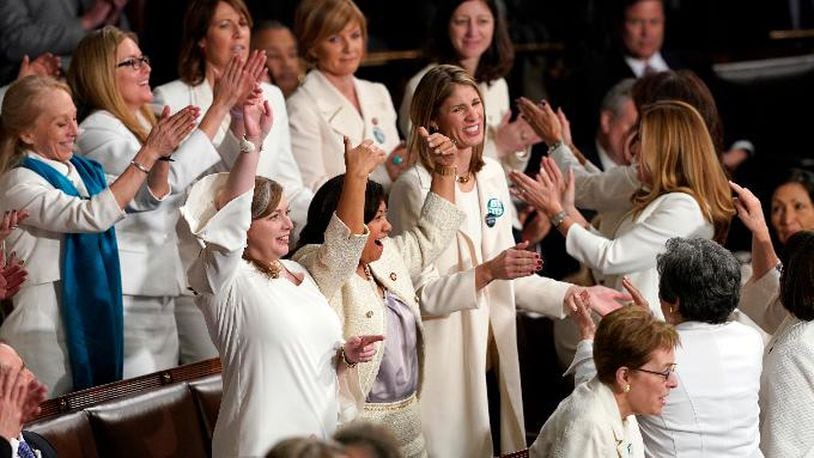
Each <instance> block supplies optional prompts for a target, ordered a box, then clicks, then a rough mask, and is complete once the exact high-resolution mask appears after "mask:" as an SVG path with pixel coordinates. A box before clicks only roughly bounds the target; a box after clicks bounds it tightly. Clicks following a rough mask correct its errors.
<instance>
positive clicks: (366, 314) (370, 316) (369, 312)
mask: <svg viewBox="0 0 814 458" xmlns="http://www.w3.org/2000/svg"><path fill="white" fill-rule="evenodd" d="M365 316H366V317H368V318H373V310H368V311H367V313H365Z"/></svg>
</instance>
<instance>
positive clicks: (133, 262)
mask: <svg viewBox="0 0 814 458" xmlns="http://www.w3.org/2000/svg"><path fill="white" fill-rule="evenodd" d="M256 65H257V66H258V67H259V66H260V65H262V64H261V62H260V61H259V60H258V62H257V63H256ZM233 67H235V68H234V70H237V68H236V65H233ZM150 73H151V68H150V63H149V60H148V59H147V58H146V57H145V56H144V55H143V54H142V53H141V49H139V46H138V41H137V39H136V36H135V35H133V34H131V33H127V32H122V31H121V30H119V29H117V28H115V27H112V26H108V27H105V28H103V29H101V30H97V31H94V32H91V33H90V34H88V35H87V36H85V38H83V39H82V41H81V42H80V43H79V46H78V47H77V49H76V51H75V52H74V57H73V59H72V60H71V68H70V69H69V71H68V81H69V83H70V84H71V86H72V88H73V93H74V97H75V98H76V100H77V101H78V103H79V105H80V106H81V107H82V108H83V110H84V111H85V112H86V114H88V116H87V117H86V118H85V119H84V120H83V121H82V123H81V124H80V130H81V133H80V135H79V137H78V138H77V146H78V153H79V154H81V155H82V156H84V157H87V158H90V159H93V160H95V161H98V162H99V163H100V164H102V167H103V168H104V169H105V173H107V174H108V175H111V176H118V175H120V174H121V173H122V172H123V171H124V170H126V169H127V168H128V166H129V161H130V158H131V157H132V155H133V154H134V153H135V152H136V151H138V150H139V148H141V146H142V143H143V142H144V140H145V138H146V135H147V132H148V131H149V129H150V128H151V126H152V125H154V124H155V123H156V119H155V115H154V114H153V113H152V110H151V108H150V104H151V103H152V101H153V94H152V91H151V90H150ZM238 75H239V73H238V72H237V71H233V72H232V73H230V74H229V75H228V76H229V77H232V76H234V77H232V78H229V77H227V78H224V79H223V81H222V82H221V84H220V85H219V87H218V90H217V91H216V94H217V96H216V99H218V100H219V101H222V100H223V99H226V100H229V99H231V98H236V97H237V94H238V93H239V91H240V89H241V86H240V85H241V83H242V84H244V85H249V86H250V85H251V84H253V80H250V79H248V78H247V80H248V81H242V80H241V79H240V78H239V77H238ZM195 110H196V112H197V108H196V109H195ZM222 116H223V114H222V113H220V112H219V111H218V110H214V109H211V108H210V109H209V110H207V113H206V114H205V115H204V119H203V121H202V122H201V124H200V126H199V129H196V130H194V131H193V133H192V134H191V135H190V137H189V138H188V139H186V140H185V141H184V142H183V143H181V145H180V146H179V148H178V150H177V151H175V152H174V154H173V162H166V161H164V162H161V163H159V164H158V165H157V167H159V168H166V169H167V173H168V174H169V185H170V193H169V194H168V195H167V196H166V197H164V198H163V199H162V205H160V206H159V207H158V208H156V209H154V210H152V211H146V212H141V213H138V214H134V215H131V216H130V217H128V218H127V219H126V220H124V221H122V222H120V223H119V224H118V225H117V226H116V231H117V233H118V237H119V240H118V241H119V257H120V261H121V264H122V270H123V272H124V275H123V276H122V294H123V296H124V300H123V302H124V322H125V327H124V329H125V331H124V333H125V338H124V342H125V348H124V353H125V358H124V360H125V361H124V377H125V378H130V377H136V376H139V375H143V374H147V373H150V372H155V371H158V370H162V369H167V368H170V367H174V366H176V365H178V362H179V343H178V338H179V336H178V334H179V332H178V328H177V326H176V316H175V309H176V300H177V299H179V298H182V299H181V300H183V296H182V294H184V293H186V291H187V288H186V278H185V272H186V269H185V267H184V265H183V263H182V260H181V255H180V253H179V238H178V237H177V236H176V232H175V226H176V223H177V222H178V217H179V213H178V208H179V207H180V206H181V204H182V203H183V196H184V194H185V192H186V190H187V187H188V186H189V185H190V184H191V183H192V182H193V181H194V180H196V179H198V178H199V177H201V176H202V174H204V173H205V172H206V171H207V170H208V169H210V168H211V167H213V166H216V165H217V164H219V163H220V162H221V160H222V158H221V156H220V154H218V151H217V150H216V149H215V147H214V146H213V144H212V139H213V138H214V137H215V134H216V133H217V128H218V126H219V125H220V123H221V121H222ZM199 315H200V314H199ZM198 322H200V323H201V327H200V332H199V334H202V339H199V342H196V344H197V346H198V347H197V348H204V349H207V350H206V351H205V352H204V354H203V355H201V357H204V356H208V357H214V356H215V355H216V353H215V349H214V347H213V346H212V344H211V342H210V341H209V338H208V337H207V336H206V334H205V328H204V327H203V319H202V318H200V317H199V318H198ZM185 325H188V323H186V322H182V323H180V326H181V329H186V328H185V327H184V326H185Z"/></svg>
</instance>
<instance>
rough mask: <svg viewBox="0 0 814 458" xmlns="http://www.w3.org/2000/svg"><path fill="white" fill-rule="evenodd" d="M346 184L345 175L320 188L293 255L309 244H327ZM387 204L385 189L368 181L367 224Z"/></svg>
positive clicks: (327, 182) (366, 200)
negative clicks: (327, 236) (343, 186)
mask: <svg viewBox="0 0 814 458" xmlns="http://www.w3.org/2000/svg"><path fill="white" fill-rule="evenodd" d="M344 183H345V174H344V173H343V174H342V175H337V176H335V177H333V178H331V179H330V180H328V181H326V182H325V184H323V185H322V186H320V187H319V189H318V190H317V192H316V194H314V199H313V200H311V205H310V206H308V221H307V222H306V223H305V227H303V228H302V232H301V233H300V239H299V242H298V243H297V248H296V249H295V250H292V253H293V252H295V251H297V250H299V249H300V248H302V247H304V246H305V245H309V244H312V243H314V244H322V243H324V242H325V230H327V229H328V223H329V222H330V221H331V216H332V215H333V214H334V212H335V211H336V208H337V207H338V206H339V196H340V195H341V194H342V185H343V184H344ZM382 202H387V194H385V192H384V187H382V185H380V184H379V183H376V182H375V181H371V180H368V181H367V186H366V187H365V212H364V213H365V224H367V223H369V222H371V221H373V218H374V217H375V216H376V212H377V211H378V210H379V205H380V204H381V203H382Z"/></svg>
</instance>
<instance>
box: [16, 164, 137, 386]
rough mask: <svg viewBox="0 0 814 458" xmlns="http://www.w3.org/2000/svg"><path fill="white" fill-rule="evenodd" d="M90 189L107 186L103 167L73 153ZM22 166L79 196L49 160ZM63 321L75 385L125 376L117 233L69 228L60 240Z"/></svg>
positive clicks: (97, 382)
mask: <svg viewBox="0 0 814 458" xmlns="http://www.w3.org/2000/svg"><path fill="white" fill-rule="evenodd" d="M71 164H73V166H74V167H76V170H77V171H78V172H79V176H80V178H82V182H83V183H84V184H85V187H86V188H87V190H88V194H89V195H91V196H94V195H96V194H98V193H100V192H101V191H103V190H104V189H105V188H106V187H107V180H106V179H105V174H104V171H103V170H102V166H101V165H99V163H98V162H95V161H92V160H89V159H85V158H82V157H79V156H77V155H76V154H74V155H73V157H71ZM22 167H25V168H27V169H29V170H32V171H34V172H35V173H37V174H38V175H40V176H42V177H43V178H45V180H46V181H48V183H50V184H51V186H53V187H55V188H56V189H59V190H61V191H62V192H64V193H65V194H67V195H69V196H76V197H80V196H79V191H77V190H76V187H74V185H73V183H71V182H70V180H68V178H67V177H66V176H65V175H63V174H61V173H59V172H58V171H57V170H55V169H54V168H53V167H51V166H49V165H48V164H46V163H44V162H42V161H39V160H36V159H32V158H30V157H26V158H25V159H23V162H22ZM60 267H61V275H62V291H61V294H62V304H61V306H62V307H61V308H62V320H63V321H64V323H65V335H66V337H67V344H68V355H69V357H70V360H71V372H72V373H73V389H74V390H80V389H83V388H88V387H91V386H95V385H101V384H103V383H109V382H113V381H116V380H121V378H122V366H123V361H124V330H123V318H122V314H123V311H122V281H121V272H120V271H119V250H118V247H117V244H116V232H115V230H114V229H113V227H111V228H110V229H108V230H106V231H104V232H101V233H94V234H79V233H76V234H74V233H65V234H63V242H62V265H61V266H60Z"/></svg>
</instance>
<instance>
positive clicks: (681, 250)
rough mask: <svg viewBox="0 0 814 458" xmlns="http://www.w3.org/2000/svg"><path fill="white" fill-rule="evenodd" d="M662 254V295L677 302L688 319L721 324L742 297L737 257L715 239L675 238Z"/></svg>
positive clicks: (667, 299) (658, 258) (659, 256)
mask: <svg viewBox="0 0 814 458" xmlns="http://www.w3.org/2000/svg"><path fill="white" fill-rule="evenodd" d="M666 248H667V251H665V252H664V253H663V254H660V255H658V257H657V258H656V262H657V264H658V271H659V277H660V278H659V298H661V299H662V300H663V301H666V302H670V303H675V302H676V301H678V307H679V312H680V313H681V316H682V317H683V318H684V319H685V320H689V321H702V322H705V323H712V324H719V323H723V322H725V321H726V320H727V318H728V317H729V315H730V314H731V313H732V311H733V310H735V307H737V305H738V301H739V300H740V286H741V271H740V264H739V263H738V260H737V259H736V258H735V256H734V255H733V254H732V253H731V252H729V250H727V249H726V248H724V247H722V246H721V245H718V244H717V243H715V242H713V241H712V240H707V239H702V238H700V237H696V238H681V237H675V238H672V239H670V240H668V241H667V244H666Z"/></svg>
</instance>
